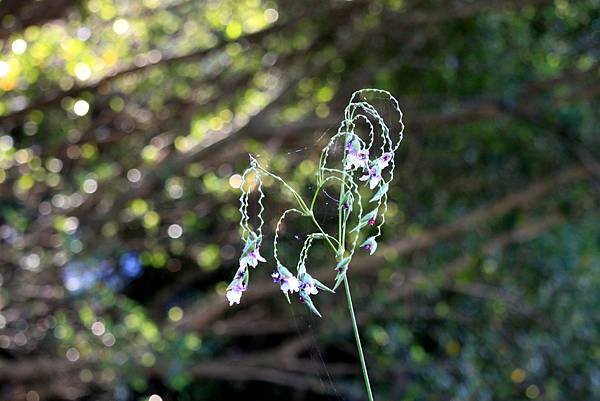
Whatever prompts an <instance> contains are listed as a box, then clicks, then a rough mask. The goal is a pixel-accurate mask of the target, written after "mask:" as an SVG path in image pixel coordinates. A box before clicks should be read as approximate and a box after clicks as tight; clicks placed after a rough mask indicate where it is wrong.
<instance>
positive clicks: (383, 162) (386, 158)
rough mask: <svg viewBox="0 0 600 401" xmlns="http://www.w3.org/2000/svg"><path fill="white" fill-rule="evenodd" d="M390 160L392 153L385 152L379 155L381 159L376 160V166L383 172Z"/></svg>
mask: <svg viewBox="0 0 600 401" xmlns="http://www.w3.org/2000/svg"><path fill="white" fill-rule="evenodd" d="M390 160H392V153H391V152H385V153H384V154H382V155H381V157H379V159H377V165H378V166H379V168H380V169H382V170H383V169H384V168H386V167H387V166H388V165H389V164H390Z"/></svg>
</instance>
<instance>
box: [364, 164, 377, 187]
mask: <svg viewBox="0 0 600 401" xmlns="http://www.w3.org/2000/svg"><path fill="white" fill-rule="evenodd" d="M381 179H382V178H381V170H380V169H379V168H377V167H376V166H372V167H369V172H368V173H367V174H365V175H363V176H362V177H360V180H361V181H369V188H371V189H375V187H376V186H377V185H378V184H379V182H380V181H381Z"/></svg>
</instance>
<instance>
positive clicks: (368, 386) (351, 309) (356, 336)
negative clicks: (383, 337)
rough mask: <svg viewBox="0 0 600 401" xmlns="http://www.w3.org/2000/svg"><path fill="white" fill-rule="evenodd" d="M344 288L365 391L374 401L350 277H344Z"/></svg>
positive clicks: (371, 400)
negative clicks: (351, 292) (353, 304)
mask: <svg viewBox="0 0 600 401" xmlns="http://www.w3.org/2000/svg"><path fill="white" fill-rule="evenodd" d="M344 288H345V289H346V300H347V301H348V311H349V312H350V318H351V320H352V330H354V339H355V340H356V348H357V349H358V357H359V358H360V367H361V369H362V374H363V379H364V381H365V389H366V390H367V396H368V397H369V401H373V393H372V392H371V382H370V381H369V373H367V363H366V362H365V355H364V354H363V349H362V345H361V343H360V336H359V334H358V325H357V324H356V317H355V316H354V307H353V306H352V295H350V285H349V284H348V276H346V277H344Z"/></svg>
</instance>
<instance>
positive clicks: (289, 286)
mask: <svg viewBox="0 0 600 401" xmlns="http://www.w3.org/2000/svg"><path fill="white" fill-rule="evenodd" d="M281 291H283V292H284V293H286V294H287V293H292V292H298V291H300V281H298V279H297V278H296V277H294V276H290V277H285V278H284V279H283V282H282V283H281Z"/></svg>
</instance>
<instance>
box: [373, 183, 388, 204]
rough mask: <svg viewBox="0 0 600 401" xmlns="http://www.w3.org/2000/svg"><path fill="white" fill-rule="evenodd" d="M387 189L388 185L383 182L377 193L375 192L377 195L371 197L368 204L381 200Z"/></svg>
mask: <svg viewBox="0 0 600 401" xmlns="http://www.w3.org/2000/svg"><path fill="white" fill-rule="evenodd" d="M388 189H389V185H388V183H387V182H384V183H383V185H381V186H380V187H379V191H377V193H376V194H375V195H373V197H372V198H371V200H370V201H369V202H377V201H379V200H380V199H381V198H383V196H384V195H385V194H387V191H388Z"/></svg>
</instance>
